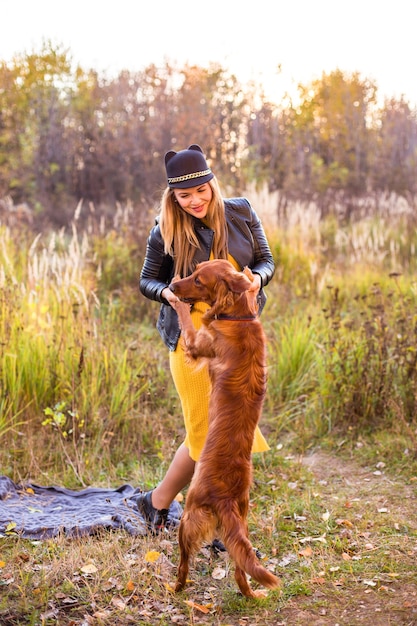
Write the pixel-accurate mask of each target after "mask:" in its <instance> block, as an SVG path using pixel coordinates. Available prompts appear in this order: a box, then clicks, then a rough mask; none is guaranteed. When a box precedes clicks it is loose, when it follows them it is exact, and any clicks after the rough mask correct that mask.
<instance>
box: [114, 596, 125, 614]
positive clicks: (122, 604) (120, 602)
mask: <svg viewBox="0 0 417 626" xmlns="http://www.w3.org/2000/svg"><path fill="white" fill-rule="evenodd" d="M111 603H112V605H113V606H115V607H116V609H119V611H124V610H125V609H126V607H127V604H126V602H123V600H122V599H121V598H112V599H111Z"/></svg>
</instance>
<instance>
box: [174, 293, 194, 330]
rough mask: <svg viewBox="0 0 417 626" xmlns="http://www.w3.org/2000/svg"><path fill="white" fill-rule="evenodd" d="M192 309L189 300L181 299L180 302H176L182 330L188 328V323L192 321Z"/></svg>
mask: <svg viewBox="0 0 417 626" xmlns="http://www.w3.org/2000/svg"><path fill="white" fill-rule="evenodd" d="M190 309H191V306H190V305H189V304H188V303H187V302H181V300H178V302H176V303H175V310H176V312H177V315H178V321H179V325H180V328H181V330H184V329H185V328H187V326H188V324H189V323H190V322H191V312H190Z"/></svg>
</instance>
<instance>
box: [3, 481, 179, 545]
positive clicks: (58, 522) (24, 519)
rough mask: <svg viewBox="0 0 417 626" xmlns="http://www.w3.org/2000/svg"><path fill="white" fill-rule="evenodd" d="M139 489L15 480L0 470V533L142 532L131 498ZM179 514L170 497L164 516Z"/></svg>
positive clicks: (42, 536)
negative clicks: (77, 488) (69, 486)
mask: <svg viewBox="0 0 417 626" xmlns="http://www.w3.org/2000/svg"><path fill="white" fill-rule="evenodd" d="M139 493H141V490H140V489H135V488H134V487H132V486H131V485H122V486H121V487H119V488H117V489H102V488H98V487H88V488H87V489H82V490H80V491H73V490H71V489H66V488H65V487H40V486H39V485H34V484H31V483H27V484H16V483H14V482H13V481H12V480H11V479H10V478H8V477H7V476H0V537H4V536H6V535H9V536H10V535H18V536H20V537H25V538H28V539H47V538H49V537H56V536H57V535H65V536H68V537H79V536H82V535H93V534H96V533H97V532H99V530H100V529H105V530H106V529H107V530H111V529H124V530H125V531H126V532H128V533H129V534H130V535H145V534H146V533H147V531H146V525H145V522H144V519H143V517H142V516H141V514H140V513H139V511H138V509H137V506H136V501H135V497H137V496H138V495H139ZM181 514H182V507H181V505H180V504H179V503H178V502H175V501H174V502H173V503H172V504H171V506H170V509H169V514H168V521H171V520H172V521H174V520H179V519H180V517H181Z"/></svg>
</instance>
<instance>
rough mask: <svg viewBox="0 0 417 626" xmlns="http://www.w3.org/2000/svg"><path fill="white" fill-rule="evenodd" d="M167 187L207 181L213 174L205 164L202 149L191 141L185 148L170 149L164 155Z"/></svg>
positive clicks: (191, 185) (192, 184)
mask: <svg viewBox="0 0 417 626" xmlns="http://www.w3.org/2000/svg"><path fill="white" fill-rule="evenodd" d="M165 168H166V171H167V178H168V187H171V188H179V189H186V188H187V187H197V186H198V185H202V184H203V183H208V181H209V180H211V179H212V178H213V176H214V174H213V172H212V171H211V169H210V168H209V166H208V165H207V161H206V159H205V157H204V154H203V151H202V149H201V148H200V146H198V145H197V144H195V143H193V145H192V146H189V147H188V148H187V150H181V151H180V152H174V151H173V150H170V151H169V152H167V153H166V155H165Z"/></svg>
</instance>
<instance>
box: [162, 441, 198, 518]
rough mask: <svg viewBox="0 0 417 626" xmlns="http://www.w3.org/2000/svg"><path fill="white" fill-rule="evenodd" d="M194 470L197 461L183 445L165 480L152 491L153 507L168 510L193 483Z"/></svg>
mask: <svg viewBox="0 0 417 626" xmlns="http://www.w3.org/2000/svg"><path fill="white" fill-rule="evenodd" d="M194 468H195V461H193V459H192V458H191V457H190V455H189V452H188V448H186V447H185V445H184V444H183V443H182V444H181V445H180V447H179V448H178V450H177V451H176V453H175V456H174V458H173V459H172V462H171V465H170V466H169V468H168V470H167V473H166V474H165V476H164V478H163V479H162V481H161V482H160V483H159V485H158V486H157V487H155V488H154V489H153V490H152V506H154V507H155V509H168V508H169V506H170V504H171V502H172V501H173V500H174V498H175V496H176V495H177V494H178V493H179V492H180V491H181V490H182V489H184V487H186V486H187V485H188V484H189V482H190V481H191V478H192V477H193V473H194Z"/></svg>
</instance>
